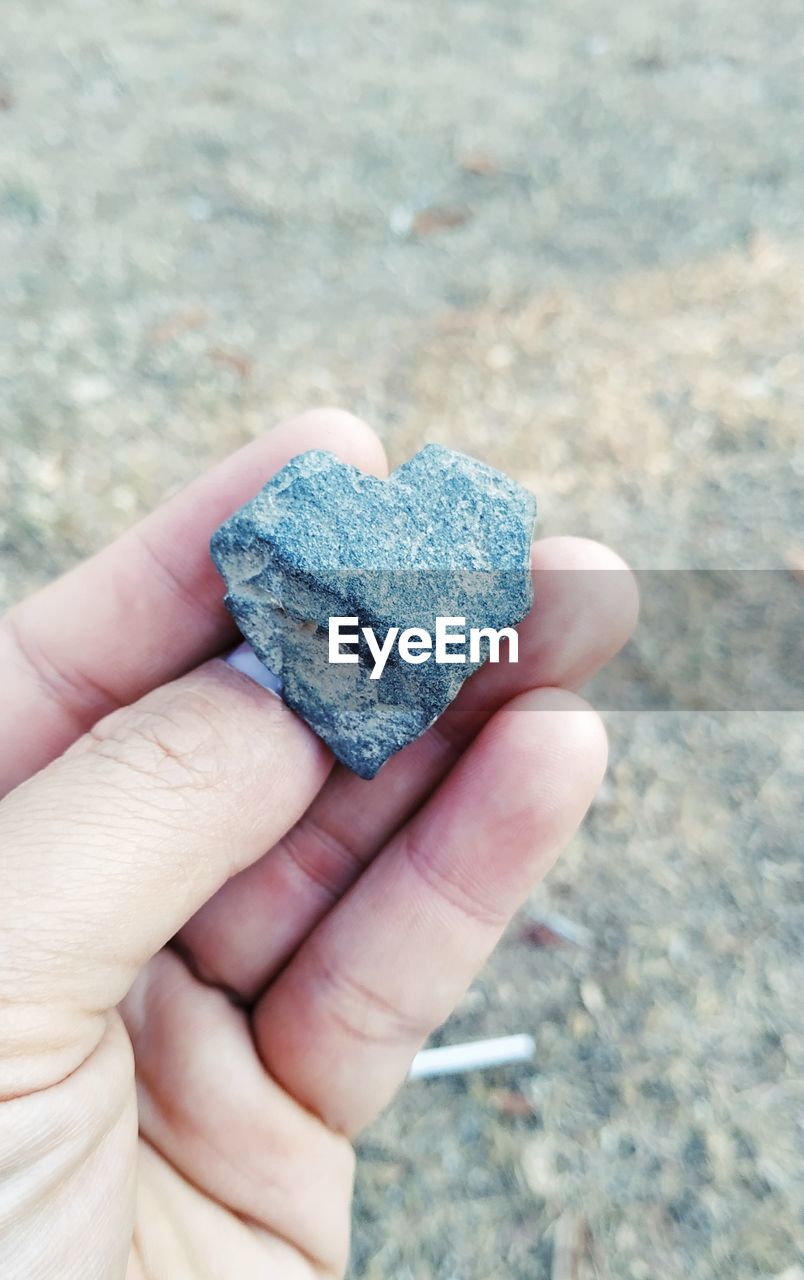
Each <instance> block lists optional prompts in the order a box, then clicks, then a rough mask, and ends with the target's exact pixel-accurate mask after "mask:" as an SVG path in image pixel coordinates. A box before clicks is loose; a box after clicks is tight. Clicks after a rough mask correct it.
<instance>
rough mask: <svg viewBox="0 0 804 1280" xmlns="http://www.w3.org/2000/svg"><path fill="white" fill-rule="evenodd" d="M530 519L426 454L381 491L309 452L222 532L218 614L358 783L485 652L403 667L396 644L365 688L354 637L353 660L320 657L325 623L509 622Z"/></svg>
mask: <svg viewBox="0 0 804 1280" xmlns="http://www.w3.org/2000/svg"><path fill="white" fill-rule="evenodd" d="M535 516H536V504H535V501H534V499H533V496H532V495H531V494H530V493H529V492H528V490H526V489H524V488H522V487H521V486H520V485H518V484H517V483H516V482H515V481H513V480H510V479H509V478H508V477H507V476H504V475H503V474H502V473H501V472H499V471H495V470H493V469H492V468H491V467H488V466H486V465H485V464H483V463H481V462H478V461H477V460H476V459H474V458H468V457H466V456H465V455H464V454H460V453H455V452H453V451H452V450H450V449H444V448H442V447H441V446H439V445H429V446H427V448H425V449H422V450H421V452H419V453H417V454H416V456H415V457H414V458H412V459H411V460H410V461H409V462H407V463H405V464H404V465H403V466H401V467H399V468H398V469H397V470H396V471H395V472H394V473H393V474H392V475H391V476H390V478H389V479H388V480H379V479H377V478H376V477H374V476H367V475H364V474H363V473H362V472H361V471H358V470H357V468H355V467H352V466H347V465H346V464H344V463H343V462H341V461H340V460H339V459H338V458H336V457H335V456H334V455H332V454H330V453H325V452H323V451H320V450H312V451H310V452H308V453H305V454H302V455H300V456H299V457H297V458H294V459H293V460H292V461H291V462H290V463H288V465H287V466H285V467H283V469H282V470H281V471H280V472H279V473H278V474H277V475H275V476H274V477H273V478H272V479H271V480H269V482H268V483H267V484H266V485H265V487H264V488H263V489H262V490H261V491H260V493H258V494H257V496H256V497H255V498H254V499H253V500H252V501H251V502H249V503H247V504H246V506H244V507H242V508H241V509H240V510H239V511H237V512H236V513H235V514H234V515H233V516H232V517H231V518H230V519H229V520H227V521H226V522H225V523H224V524H223V525H221V527H220V528H219V529H218V530H217V531H216V533H215V535H214V537H213V539H212V548H211V550H212V557H213V560H214V561H215V564H216V566H217V568H218V569H219V571H220V573H221V574H222V575H223V577H224V579H225V581H226V585H227V595H226V604H227V607H228V609H229V610H230V612H231V613H232V615H233V617H234V619H235V621H236V622H237V625H238V627H239V628H240V630H241V632H242V633H243V635H244V636H245V637H246V639H247V640H248V641H249V643H250V644H251V646H252V648H253V649H254V650H255V652H256V653H257V655H258V656H259V658H260V659H261V661H262V662H264V663H265V665H266V666H268V667H269V668H270V669H271V670H272V671H273V672H275V673H276V674H277V675H278V676H279V677H280V678H281V680H282V686H283V696H284V698H285V701H286V702H287V703H288V705H289V706H291V707H293V709H294V710H295V711H297V712H298V713H299V714H300V715H301V716H302V717H303V718H304V719H305V720H306V721H307V723H308V724H309V725H310V726H311V727H312V728H313V729H314V730H315V732H316V733H317V734H318V735H319V737H321V738H322V739H323V740H324V741H325V742H326V743H327V744H328V746H329V747H331V749H332V750H333V751H334V753H335V755H336V756H337V757H338V759H339V760H342V761H343V762H344V764H347V765H349V767H350V768H352V769H353V770H354V771H355V773H357V774H359V775H360V776H361V777H363V778H371V777H373V776H374V774H376V772H377V770H378V769H379V768H380V767H381V766H382V765H383V764H384V763H385V761H386V760H387V759H388V757H389V756H391V755H393V754H394V752H396V751H399V750H400V748H402V747H404V746H405V745H406V744H407V743H408V742H411V741H412V740H413V739H414V738H417V737H418V736H419V734H421V733H423V732H424V730H425V729H427V727H428V726H429V725H431V724H432V723H433V721H434V720H435V719H436V718H437V717H438V716H439V715H440V714H441V712H442V711H443V710H444V709H445V708H446V707H447V706H448V705H449V703H450V702H451V701H452V699H453V698H454V697H455V695H456V694H457V693H458V691H459V689H460V687H461V685H462V684H463V682H464V681H465V680H466V678H467V676H469V675H470V674H471V673H472V672H473V671H474V670H476V669H477V667H478V666H480V665H481V662H482V660H483V659H484V658H485V656H486V655H487V652H488V646H487V645H484V646H483V647H482V648H481V662H475V663H472V662H471V661H469V659H468V654H467V661H466V662H465V663H462V664H460V665H458V664H448V665H443V664H437V663H436V662H435V661H434V659H433V658H432V657H431V658H430V659H429V660H428V661H426V662H423V663H421V664H417V665H413V664H409V663H406V662H403V661H402V660H401V658H400V657H399V653H398V649H397V648H396V647H394V649H393V650H392V652H391V655H390V657H389V659H388V663H387V666H386V667H385V670H384V671H383V673H382V675H381V676H380V677H379V678H378V679H372V678H371V671H372V668H373V665H374V660H373V658H372V656H371V653H370V650H369V648H368V645H367V644H366V642H365V638H364V636H363V634H362V630H361V633H360V634H361V640H360V644H359V646H358V647H357V652H358V656H359V662H358V663H357V664H344V665H340V664H333V663H331V662H330V661H329V619H330V618H331V617H337V616H342V617H354V616H356V617H357V618H358V619H359V624H358V625H359V628H361V629H362V628H363V627H371V628H372V629H373V630H374V632H375V634H376V636H377V638H378V639H379V640H380V641H381V640H382V639H383V638H384V637H385V635H386V632H387V631H388V628H389V627H391V626H397V627H399V628H400V630H404V628H406V627H421V628H423V629H425V630H427V631H428V632H430V633H431V634H432V633H434V631H435V620H436V618H437V617H438V616H439V615H440V616H442V617H462V618H465V619H466V631H467V633H468V629H469V628H470V627H493V628H495V629H499V628H501V627H506V626H513V625H514V624H515V623H517V622H519V621H521V619H522V618H523V617H524V616H525V614H526V613H527V612H528V610H529V609H530V606H531V580H530V559H529V551H530V541H531V535H532V531H533V524H534V520H535ZM351 629H352V630H354V628H351ZM350 651H351V652H354V651H355V650H354V649H352V650H350ZM502 659H503V660H505V649H504V648H503V650H502Z"/></svg>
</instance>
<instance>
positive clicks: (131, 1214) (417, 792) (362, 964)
mask: <svg viewBox="0 0 804 1280" xmlns="http://www.w3.org/2000/svg"><path fill="white" fill-rule="evenodd" d="M310 448H327V449H331V450H333V451H334V452H336V453H338V454H339V455H340V456H341V457H342V458H343V459H344V460H345V461H348V462H353V463H355V464H357V465H359V466H361V467H363V468H364V469H366V470H370V471H373V472H375V473H377V474H384V472H385V465H386V464H385V460H384V457H383V454H382V450H381V448H380V446H379V444H378V442H377V440H376V438H375V437H374V436H373V435H372V434H371V432H370V431H369V430H368V428H366V427H364V426H363V425H362V424H360V423H358V422H356V421H355V420H354V419H352V418H350V417H349V416H348V415H346V414H339V413H335V412H331V411H322V412H319V413H314V414H308V415H306V416H304V417H303V418H301V419H298V420H297V421H295V422H293V423H289V424H286V425H285V426H284V427H281V428H278V429H277V430H275V431H273V432H271V433H270V434H269V435H267V436H266V437H264V438H262V439H260V440H257V441H255V442H254V443H253V444H251V445H249V446H248V447H246V448H245V449H243V450H241V451H240V452H239V453H237V454H235V455H234V456H233V457H231V458H229V459H228V461H226V462H225V463H223V465H221V466H219V467H217V468H216V469H215V470H213V471H212V472H210V473H209V474H208V475H206V476H205V477H204V478H202V479H201V480H199V481H198V482H197V483H196V484H194V485H193V486H191V487H190V488H189V489H188V490H186V491H185V492H184V493H183V494H181V495H179V496H178V497H177V498H176V499H174V500H173V501H172V502H170V503H168V504H167V505H166V506H165V507H164V508H162V509H161V510H159V511H157V512H156V513H155V514H154V515H153V516H151V517H150V518H149V519H147V520H145V521H144V522H143V523H142V524H141V525H139V526H138V527H137V528H136V529H134V530H133V531H131V532H129V533H128V534H126V535H125V536H124V537H122V538H121V539H120V540H119V541H118V542H117V543H115V544H114V545H113V546H111V547H109V548H108V549H107V550H105V551H103V552H101V553H100V555H98V556H96V557H95V558H94V559H92V560H90V561H88V562H87V563H86V564H84V565H82V566H80V567H79V568H77V569H75V570H74V571H73V572H71V573H69V574H68V575H67V576H66V577H64V578H62V579H61V580H59V581H58V582H55V583H53V584H52V585H51V586H49V587H47V588H46V589H45V590H44V591H42V592H40V593H39V594H38V595H36V596H34V597H32V598H31V599H30V600H28V601H27V602H25V603H24V604H22V605H20V606H19V607H18V608H16V609H13V610H12V611H11V612H10V614H8V615H7V617H6V619H5V620H4V623H3V626H2V629H0V663H2V671H3V674H4V686H5V702H6V710H5V714H4V716H3V718H2V723H1V724H0V794H3V793H7V794H6V796H5V799H4V801H3V802H2V804H0V859H1V861H0V867H2V893H1V894H0V936H2V939H3V944H2V953H0V1273H2V1275H3V1276H4V1277H5V1278H6V1280H23V1278H24V1280H73V1278H75V1280H78V1278H79V1277H80V1280H117V1278H118V1277H124V1276H125V1277H127V1280H146V1278H147V1280H185V1278H187V1280H189V1278H191V1277H192V1278H199V1280H200V1278H201V1277H203V1278H204V1280H252V1278H253V1280H262V1278H263V1277H281V1278H282V1280H296V1278H298V1280H302V1278H304V1280H309V1278H310V1277H324V1276H326V1277H334V1276H340V1275H341V1274H342V1273H343V1270H344V1267H345V1265H346V1258H347V1250H348V1234H349V1207H350V1198H351V1186H352V1171H353V1155H352V1148H351V1145H350V1142H349V1139H350V1138H351V1137H352V1136H353V1135H354V1134H356V1133H357V1132H359V1130H360V1129H361V1128H362V1127H363V1126H364V1125H365V1124H366V1123H367V1122H368V1121H370V1120H371V1119H372V1117H373V1116H375V1115H376V1114H377V1112H378V1111H379V1110H380V1109H381V1108H382V1107H383V1106H384V1105H385V1104H386V1103H387V1102H388V1101H389V1099H390V1098H391V1097H392V1096H393V1094H394V1092H395V1090H396V1089H397V1088H398V1087H399V1085H400V1084H401V1082H402V1081H403V1080H404V1078H405V1074H406V1072H407V1070H408V1067H409V1064H410V1061H411V1059H412V1057H413V1055H414V1053H415V1052H416V1051H417V1049H418V1048H419V1046H420V1045H421V1043H422V1042H423V1040H424V1039H425V1038H426V1036H427V1035H428V1033H429V1032H430V1031H431V1030H432V1029H433V1028H434V1027H435V1026H436V1025H437V1024H438V1023H440V1022H441V1021H442V1020H443V1019H444V1018H445V1017H446V1016H447V1015H448V1014H449V1012H450V1010H451V1009H452V1008H453V1006H454V1004H455V1002H456V1001H457V1000H458V998H459V997H460V995H461V993H462V992H463V991H464V989H465V988H466V986H467V985H468V984H469V982H470V981H471V980H472V977H473V976H474V974H475V973H476V972H477V970H478V969H479V967H480V966H481V965H482V964H483V962H484V961H485V959H486V957H487V956H488V954H489V952H490V951H491V949H492V948H493V947H494V945H495V943H496V942H497V940H498V938H499V937H500V934H501V932H502V930H503V929H504V927H505V925H506V922H507V921H508V920H509V919H510V917H511V915H512V913H513V912H514V911H515V910H516V909H517V906H518V905H519V904H520V903H521V902H522V900H523V899H524V898H525V896H526V895H527V894H528V893H529V892H530V890H532V889H533V887H534V885H535V884H536V883H537V882H538V881H539V880H540V879H541V878H542V877H543V876H544V874H545V872H546V871H547V870H548V869H549V867H550V865H551V863H552V862H553V860H554V858H555V857H556V855H557V853H558V850H559V849H560V848H561V846H562V845H563V844H564V843H565V842H566V841H567V840H568V839H569V837H570V836H571V835H572V833H573V831H574V830H575V828H576V827H577V825H578V823H579V822H580V820H581V818H582V816H583V813H584V811H585V809H586V807H587V806H588V804H589V802H590V800H591V798H592V796H593V794H594V792H595V789H596V787H597V785H598V783H599V781H600V778H601V775H602V773H603V770H604V767H605V754H606V748H605V734H604V731H603V728H602V726H601V723H600V721H599V719H598V718H597V716H596V715H595V714H594V713H593V712H592V711H591V710H589V709H588V708H587V707H586V705H585V704H584V703H583V702H582V701H581V700H580V699H579V698H578V697H577V696H576V695H575V694H574V693H572V692H569V691H570V690H572V689H574V688H575V687H577V686H578V685H579V684H580V683H581V682H583V681H584V680H586V679H587V678H588V677H589V676H590V675H592V674H593V673H594V672H595V671H596V670H597V669H598V668H599V667H600V666H601V664H602V663H604V662H605V661H606V660H607V659H608V658H609V657H610V656H611V655H612V654H613V653H614V652H615V651H616V650H617V649H618V648H619V647H620V646H621V644H622V643H623V642H624V640H625V639H626V637H627V635H628V633H629V631H630V629H631V626H632V624H633V621H634V617H635V612H636V600H635V592H634V588H633V584H632V582H631V579H630V576H629V575H628V574H627V573H626V572H621V573H601V574H586V573H584V574H577V575H573V574H572V573H556V572H554V571H555V570H557V569H580V568H583V569H623V566H622V563H621V562H620V561H619V560H618V559H617V558H616V557H615V556H614V555H613V554H612V553H610V552H608V551H606V550H605V549H604V548H602V547H599V546H597V545H596V544H594V543H589V542H585V541H582V540H576V539H569V538H560V539H549V540H547V541H544V542H541V543H539V544H537V546H536V549H535V563H536V566H537V571H536V576H535V586H536V593H537V602H538V603H537V607H536V610H535V611H534V613H533V614H532V615H531V617H529V618H528V619H526V620H525V622H523V623H522V624H521V626H520V633H521V640H520V660H519V663H518V665H516V666H514V665H506V664H504V663H501V664H500V665H499V666H497V667H487V668H484V669H483V670H481V671H480V672H479V673H478V674H477V675H476V676H474V677H473V678H472V679H471V680H470V681H469V682H468V683H467V684H466V685H465V686H464V689H463V691H462V692H461V694H460V696H459V698H458V699H457V700H456V702H455V703H454V704H453V705H452V707H451V708H450V709H449V711H448V712H447V713H446V714H445V715H444V716H443V717H442V718H441V720H440V721H439V722H438V723H437V724H436V725H435V726H434V727H433V728H432V729H430V730H429V732H428V733H427V734H425V735H424V736H423V737H422V738H421V739H419V741H417V742H415V743H413V744H411V745H410V746H409V747H408V748H407V749H406V750H405V751H403V752H401V753H400V754H399V755H398V756H396V757H394V758H393V759H392V760H391V761H390V762H389V763H388V764H387V765H386V766H385V768H384V769H383V770H382V772H381V773H380V775H379V776H378V777H377V778H376V779H375V780H374V781H373V782H370V783H366V782H361V781H360V780H359V779H357V778H355V777H354V776H353V775H351V774H349V773H348V772H347V771H346V770H345V769H343V768H341V767H340V766H336V767H335V768H333V767H332V758H331V756H330V755H329V753H328V752H327V751H326V749H325V748H324V747H323V746H322V744H321V743H320V742H319V741H318V739H317V738H316V737H315V736H314V735H313V734H312V733H311V732H310V730H309V729H308V728H307V726H306V725H305V724H303V723H302V721H301V720H299V719H298V718H297V717H296V716H295V715H294V714H293V713H292V712H291V711H289V710H288V708H287V707H286V706H285V705H284V704H283V703H282V702H281V701H280V700H279V699H277V698H275V697H274V696H272V695H271V694H269V693H266V692H265V691H264V690H263V689H261V688H259V687H258V686H257V685H256V684H253V683H252V682H250V681H249V680H248V679H247V678H246V677H245V676H243V675H240V674H239V673H238V672H236V671H234V670H232V669H231V668H230V667H228V666H227V665H225V664H224V663H223V662H222V661H221V660H220V658H218V657H214V656H213V655H215V654H219V653H220V652H221V651H223V650H224V649H225V648H226V647H227V646H231V645H232V644H234V642H235V636H234V633H233V631H232V628H231V623H230V622H229V620H228V619H227V616H226V614H225V611H224V609H223V606H222V594H223V592H222V584H221V582H220V580H219V578H218V577H217V575H216V573H215V571H214V569H213V567H212V565H211V563H210V561H209V556H208V553H207V543H208V539H209V535H210V534H211V532H212V530H213V529H214V528H215V526H216V525H217V524H218V523H219V522H220V521H221V520H222V519H223V518H224V517H225V516H227V515H228V514H229V513H230V512H231V511H232V510H234V509H235V508H236V507H237V506H239V505H241V504H242V503H243V502H244V501H245V500H246V499H247V498H249V497H250V496H252V494H253V493H254V492H255V491H256V490H257V488H259V486H260V485H261V484H262V483H263V482H264V481H265V479H266V478H267V477H268V475H269V474H271V473H272V472H273V471H275V470H276V469H277V468H278V467H280V466H282V465H283V464H284V463H285V462H286V461H287V460H288V459H289V458H290V457H291V456H293V455H294V454H296V453H299V452H302V451H304V450H306V449H310ZM12 788H14V789H13V790H12ZM266 850H267V851H268V852H266Z"/></svg>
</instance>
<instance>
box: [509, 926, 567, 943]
mask: <svg viewBox="0 0 804 1280" xmlns="http://www.w3.org/2000/svg"><path fill="white" fill-rule="evenodd" d="M520 937H521V939H522V941H523V942H527V944H528V946H530V947H566V946H567V939H566V938H562V937H561V935H560V934H558V933H556V932H555V930H554V929H551V928H550V927H549V926H548V925H546V924H542V923H541V922H540V921H538V920H529V921H528V923H527V924H526V925H524V926H523V928H522V933H521V934H520Z"/></svg>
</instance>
